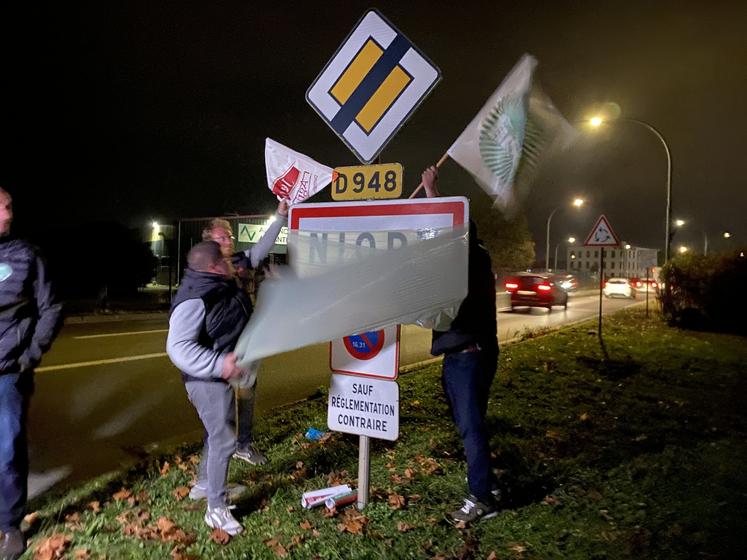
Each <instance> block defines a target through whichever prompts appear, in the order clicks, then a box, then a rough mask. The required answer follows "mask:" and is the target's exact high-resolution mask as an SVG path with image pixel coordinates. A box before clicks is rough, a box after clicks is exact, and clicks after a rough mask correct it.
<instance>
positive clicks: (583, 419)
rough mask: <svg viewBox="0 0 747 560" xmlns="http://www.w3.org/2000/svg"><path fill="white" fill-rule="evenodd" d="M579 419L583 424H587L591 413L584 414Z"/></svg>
mask: <svg viewBox="0 0 747 560" xmlns="http://www.w3.org/2000/svg"><path fill="white" fill-rule="evenodd" d="M578 419H579V420H581V422H587V421H588V420H589V413H588V412H582V413H581V415H580V416H579V417H578Z"/></svg>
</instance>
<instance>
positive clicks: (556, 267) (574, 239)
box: [553, 235, 576, 270]
mask: <svg viewBox="0 0 747 560" xmlns="http://www.w3.org/2000/svg"><path fill="white" fill-rule="evenodd" d="M567 241H568V243H569V244H573V243H575V242H576V238H575V237H573V236H572V235H571V236H570V237H569V238H568V240H567ZM560 245H561V244H560V243H558V244H557V245H555V263H554V267H553V268H554V270H558V247H560ZM565 266H566V268H568V263H565Z"/></svg>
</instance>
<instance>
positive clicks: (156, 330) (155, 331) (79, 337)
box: [73, 329, 169, 340]
mask: <svg viewBox="0 0 747 560" xmlns="http://www.w3.org/2000/svg"><path fill="white" fill-rule="evenodd" d="M162 332H169V329H155V330H152V331H132V332H117V333H107V334H87V335H85V336H74V337H73V338H75V339H77V340H84V339H87V338H104V337H106V336H129V335H133V334H152V333H162Z"/></svg>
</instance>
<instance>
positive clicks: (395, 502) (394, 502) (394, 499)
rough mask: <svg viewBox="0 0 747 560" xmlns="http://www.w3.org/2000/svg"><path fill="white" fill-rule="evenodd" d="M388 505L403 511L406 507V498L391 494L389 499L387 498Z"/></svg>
mask: <svg viewBox="0 0 747 560" xmlns="http://www.w3.org/2000/svg"><path fill="white" fill-rule="evenodd" d="M387 503H388V504H389V507H390V508H392V509H402V508H403V507H405V497H404V496H400V495H399V494H395V493H392V494H389V497H388V498H387Z"/></svg>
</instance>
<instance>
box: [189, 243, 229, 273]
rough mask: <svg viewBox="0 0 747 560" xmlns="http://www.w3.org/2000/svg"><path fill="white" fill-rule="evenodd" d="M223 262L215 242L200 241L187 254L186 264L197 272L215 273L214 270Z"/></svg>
mask: <svg viewBox="0 0 747 560" xmlns="http://www.w3.org/2000/svg"><path fill="white" fill-rule="evenodd" d="M223 262H224V258H223V254H222V253H221V252H220V245H218V244H217V243H216V242H215V241H202V242H200V243H198V244H197V245H195V246H194V247H192V248H191V249H190V250H189V253H187V264H188V265H189V268H191V269H192V270H196V271H197V272H215V268H216V267H217V266H220V264H221V263H223Z"/></svg>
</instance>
